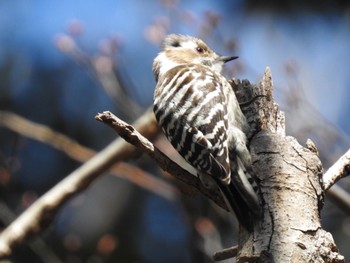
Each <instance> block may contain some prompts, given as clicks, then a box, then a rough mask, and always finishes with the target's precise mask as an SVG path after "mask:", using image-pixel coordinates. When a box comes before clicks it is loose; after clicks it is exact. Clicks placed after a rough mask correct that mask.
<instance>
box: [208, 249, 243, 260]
mask: <svg viewBox="0 0 350 263" xmlns="http://www.w3.org/2000/svg"><path fill="white" fill-rule="evenodd" d="M237 253H238V246H233V247H229V248H226V249H223V250H221V251H218V252H216V253H215V254H214V255H213V260H214V261H222V260H226V259H229V258H234V257H235V256H236V255H237Z"/></svg>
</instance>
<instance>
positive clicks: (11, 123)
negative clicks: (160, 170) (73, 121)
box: [0, 111, 176, 200]
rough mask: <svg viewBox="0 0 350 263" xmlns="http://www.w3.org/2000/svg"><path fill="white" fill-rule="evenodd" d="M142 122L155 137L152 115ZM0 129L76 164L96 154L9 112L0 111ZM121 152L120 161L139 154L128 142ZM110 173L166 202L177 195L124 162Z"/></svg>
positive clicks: (145, 173)
mask: <svg viewBox="0 0 350 263" xmlns="http://www.w3.org/2000/svg"><path fill="white" fill-rule="evenodd" d="M142 119H143V120H144V121H143V123H144V124H143V126H140V125H138V128H139V130H142V132H143V133H144V134H146V136H147V137H148V138H154V137H155V136H156V135H157V134H158V125H157V124H156V122H155V119H154V116H153V113H152V112H146V113H145V115H144V116H142V117H141V118H140V120H142ZM0 126H3V127H6V128H7V129H10V130H12V131H14V132H16V133H18V134H21V135H23V136H26V137H28V138H31V139H33V140H37V141H39V142H42V143H45V144H48V145H51V146H52V147H54V148H55V149H57V150H59V151H62V152H64V153H65V154H66V155H67V156H69V157H70V158H72V159H73V160H76V161H78V162H86V161H88V160H89V159H90V158H92V157H93V156H94V155H95V154H96V152H95V151H94V150H92V149H89V148H87V147H84V146H82V145H80V144H79V143H77V142H76V141H74V140H72V139H71V138H69V137H67V136H66V135H63V134H61V133H58V132H56V131H54V130H52V129H50V128H49V127H47V126H45V125H42V124H39V123H35V122H32V121H30V120H27V119H25V118H23V117H21V116H18V115H17V114H14V113H12V112H7V111H0ZM123 151H124V154H123V155H120V161H122V160H128V159H130V158H132V157H133V156H135V155H137V154H138V151H137V149H136V148H135V147H132V146H131V145H129V144H128V143H125V144H124V150H123ZM121 158H123V159H121ZM110 172H111V173H113V175H115V176H118V177H122V178H124V179H126V180H129V181H130V182H132V183H134V184H136V185H138V186H140V187H142V188H145V189H146V190H148V191H151V192H153V193H154V194H158V195H160V196H161V197H163V198H166V199H169V200H172V199H173V196H174V193H175V192H176V189H175V187H173V186H171V185H170V184H169V183H166V182H165V181H164V180H159V179H157V178H156V177H155V176H153V175H150V174H148V173H147V172H145V171H143V170H141V169H140V168H138V167H135V166H131V165H129V164H127V163H125V162H119V163H118V164H117V165H114V166H113V167H112V168H111V170H110Z"/></svg>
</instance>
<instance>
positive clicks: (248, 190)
mask: <svg viewBox="0 0 350 263" xmlns="http://www.w3.org/2000/svg"><path fill="white" fill-rule="evenodd" d="M236 58H238V57H236V56H235V57H226V56H220V55H218V54H216V53H215V52H214V51H212V50H211V49H210V48H209V47H208V46H207V45H206V44H205V43H204V42H203V41H202V40H200V39H198V38H195V37H191V36H184V35H176V34H171V35H168V36H167V37H166V38H165V39H164V41H163V43H162V46H161V52H160V53H159V54H158V55H157V57H156V58H155V59H154V62H153V73H154V76H155V79H156V81H157V85H156V88H155V92H154V104H153V110H154V113H155V116H156V119H157V122H158V124H159V125H160V127H161V128H162V130H163V132H164V134H165V136H166V137H167V139H168V140H169V141H170V143H171V144H172V145H173V147H174V148H175V149H176V150H177V151H178V152H179V154H180V155H181V156H182V157H183V158H184V159H185V160H186V161H187V162H188V163H189V164H190V165H191V166H192V167H194V168H195V169H196V171H197V173H198V176H199V178H200V180H201V182H202V183H203V184H204V185H205V186H206V187H209V188H211V187H219V189H220V190H221V192H222V194H223V196H224V199H225V201H226V203H227V204H228V206H229V208H230V209H231V210H233V211H234V212H235V214H236V216H237V218H238V221H239V222H240V224H241V225H243V227H245V228H246V229H247V230H248V231H251V230H252V227H253V222H254V218H255V217H256V216H257V215H259V213H260V212H259V211H260V206H259V201H258V196H257V194H256V191H255V190H254V187H253V185H252V183H253V179H252V177H251V175H250V174H251V156H250V153H249V150H248V148H247V145H246V136H245V131H247V130H248V125H247V121H246V118H245V116H244V115H243V113H242V111H241V109H240V106H239V104H238V101H237V98H236V96H235V94H234V92H233V89H232V87H231V85H230V84H229V83H228V81H227V80H226V79H225V77H223V76H222V75H221V71H222V68H223V65H224V63H226V62H228V61H231V60H234V59H236ZM214 185H217V186H214Z"/></svg>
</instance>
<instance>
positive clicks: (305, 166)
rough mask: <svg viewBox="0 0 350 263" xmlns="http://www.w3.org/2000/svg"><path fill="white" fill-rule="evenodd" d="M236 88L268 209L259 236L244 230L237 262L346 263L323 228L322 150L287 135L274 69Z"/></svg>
mask: <svg viewBox="0 0 350 263" xmlns="http://www.w3.org/2000/svg"><path fill="white" fill-rule="evenodd" d="M231 85H232V87H233V88H234V90H235V91H236V94H237V97H238V100H239V101H240V102H241V107H242V110H243V112H244V113H245V115H246V117H247V119H248V122H249V124H250V126H251V133H250V134H249V138H250V151H251V154H252V160H253V169H254V172H255V175H256V176H257V177H258V179H259V180H260V190H261V193H260V195H261V205H262V207H263V210H264V215H263V218H262V220H261V221H259V222H257V223H256V225H255V227H254V231H253V233H247V232H245V231H244V230H242V229H241V231H240V233H239V249H238V255H237V262H344V258H343V256H341V255H340V254H339V252H338V249H337V247H336V245H335V243H334V241H333V238H332V235H331V234H330V233H328V232H326V231H325V230H323V229H322V226H321V221H320V210H321V209H322V206H323V198H324V187H323V182H322V174H323V168H322V164H321V161H320V159H319V157H318V152H317V149H316V147H315V145H314V144H313V143H312V142H311V141H310V140H308V141H307V143H306V146H305V147H303V146H301V145H300V144H299V143H298V142H297V141H296V139H294V138H293V137H290V136H286V135H285V118H284V114H283V112H281V111H279V108H278V105H277V104H276V103H275V102H274V100H273V96H272V91H273V85H272V79H271V74H270V69H269V68H267V69H266V71H265V74H264V77H263V79H262V81H261V82H260V83H259V84H258V85H251V84H250V83H249V82H248V81H242V82H240V81H238V80H232V81H231Z"/></svg>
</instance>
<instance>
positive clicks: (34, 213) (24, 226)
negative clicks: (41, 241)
mask: <svg viewBox="0 0 350 263" xmlns="http://www.w3.org/2000/svg"><path fill="white" fill-rule="evenodd" d="M150 120H154V117H153V113H152V112H150V111H149V112H147V113H146V114H145V115H143V116H142V117H140V118H139V119H138V120H137V121H136V122H135V124H134V125H135V127H136V128H138V129H140V130H143V132H144V133H145V134H147V135H150V137H152V136H154V135H155V134H156V133H155V132H154V131H155V130H158V127H157V125H156V123H155V121H150ZM132 153H134V147H132V146H131V145H129V144H128V143H127V142H125V141H124V140H123V139H121V138H118V139H116V140H115V141H113V142H112V143H111V144H109V145H108V146H107V147H106V148H105V149H103V150H102V151H100V152H99V153H98V154H96V155H95V156H94V157H92V158H91V159H90V160H89V161H87V162H86V163H84V164H83V165H82V166H80V167H79V168H78V169H77V170H75V171H74V172H72V173H71V174H70V175H68V176H67V177H66V178H65V179H63V180H62V181H61V182H60V183H58V184H57V185H55V186H54V187H53V188H52V189H51V190H50V191H48V192H47V193H45V194H44V195H43V196H41V197H40V198H39V199H38V200H37V201H35V202H34V203H33V204H32V205H31V206H30V207H29V208H28V209H27V210H26V211H24V212H23V213H22V214H21V215H20V216H19V217H18V218H17V219H16V220H15V221H13V222H12V223H11V224H10V225H9V226H8V227H7V228H6V229H4V230H3V231H2V233H1V234H0V258H4V257H6V256H9V255H10V254H11V253H12V250H13V249H14V247H15V246H16V245H18V244H21V243H23V242H24V241H25V240H26V239H28V238H29V237H30V236H32V235H34V234H37V233H38V232H39V231H41V229H42V228H44V227H45V226H46V225H47V224H48V223H50V222H51V221H52V219H53V217H54V216H55V214H56V213H57V211H58V209H59V208H60V207H61V206H62V205H63V204H64V203H65V202H66V201H67V200H68V199H69V198H71V197H72V196H73V195H75V194H77V193H79V192H81V191H82V190H84V189H86V188H87V187H88V186H89V185H90V184H91V183H92V182H93V181H94V180H95V179H96V178H98V176H99V175H101V174H103V173H104V172H106V171H108V169H109V168H110V167H112V166H113V165H114V164H115V163H116V162H118V161H123V160H125V158H128V157H129V156H130V154H132Z"/></svg>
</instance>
